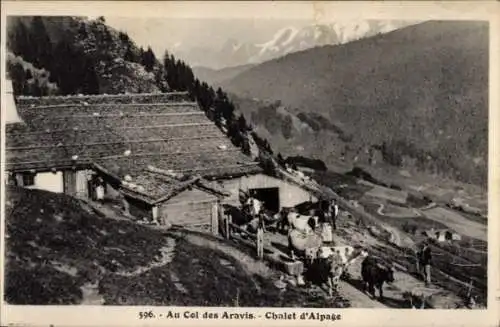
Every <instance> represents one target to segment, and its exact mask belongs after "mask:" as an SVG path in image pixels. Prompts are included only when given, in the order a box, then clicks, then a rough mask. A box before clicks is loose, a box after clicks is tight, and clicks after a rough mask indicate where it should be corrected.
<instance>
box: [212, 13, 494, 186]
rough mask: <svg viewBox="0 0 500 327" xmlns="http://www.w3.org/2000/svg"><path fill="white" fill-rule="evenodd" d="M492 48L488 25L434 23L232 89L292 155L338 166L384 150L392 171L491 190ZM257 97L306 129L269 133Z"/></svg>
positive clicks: (263, 70) (300, 61) (341, 48)
mask: <svg viewBox="0 0 500 327" xmlns="http://www.w3.org/2000/svg"><path fill="white" fill-rule="evenodd" d="M488 42H489V33H488V24H487V23H483V22H469V21H468V22H463V21H461V22H457V21H446V22H445V21H429V22H425V23H421V24H418V25H414V26H410V27H406V28H403V29H400V30H397V31H394V32H390V33H387V34H384V35H377V36H374V37H371V38H367V39H363V40H359V41H354V42H351V43H348V44H343V45H338V46H324V47H318V48H314V49H310V50H306V51H303V52H299V53H294V54H290V55H288V56H285V57H282V58H279V59H276V60H272V61H269V62H266V63H263V64H260V65H257V66H255V67H252V68H250V69H248V70H246V71H244V72H243V73H241V74H239V75H237V76H236V77H234V78H233V79H231V80H228V81H226V82H224V83H223V84H222V87H223V88H224V89H225V90H227V91H228V92H229V93H230V94H234V96H232V97H231V98H232V100H233V101H234V102H235V103H236V106H237V108H238V109H239V110H240V111H241V112H243V113H244V114H245V115H247V116H248V117H250V116H251V113H252V112H256V114H255V113H254V114H253V115H254V119H252V123H256V125H257V128H260V130H261V131H263V135H264V136H265V137H268V138H269V140H270V141H271V143H272V144H273V146H274V147H275V149H276V150H278V151H283V152H284V153H287V154H288V155H291V154H292V152H293V150H296V149H298V148H300V149H301V150H300V151H299V152H301V153H302V154H303V155H307V156H312V157H317V158H320V159H323V160H325V162H326V163H327V164H332V163H333V162H334V161H335V159H336V158H340V157H342V156H344V155H347V154H348V152H351V154H352V157H356V156H358V155H361V154H363V153H365V152H369V151H372V150H374V151H379V152H380V153H381V155H382V156H383V159H384V162H386V163H389V164H391V165H395V166H400V167H411V168H415V169H419V170H424V171H427V172H432V173H437V174H440V175H443V176H446V177H450V178H454V179H457V180H461V181H464V182H471V183H474V184H481V185H486V183H487V161H488V160H487V157H488V71H489V69H488V51H489V50H488ZM250 99H252V100H250ZM256 99H259V101H265V102H266V103H267V104H265V105H264V106H269V103H275V102H276V101H278V100H279V101H280V105H279V106H274V107H275V108H274V111H276V110H277V111H276V112H277V113H275V114H273V115H274V116H275V117H274V118H275V119H276V124H280V123H283V125H285V126H287V125H290V119H289V118H286V116H291V117H292V118H293V120H295V118H299V120H300V121H301V122H302V123H303V126H302V125H300V124H296V123H294V124H292V125H293V126H295V128H294V129H292V132H291V133H290V132H288V135H285V134H282V133H276V129H274V130H270V129H269V128H265V127H263V123H262V122H263V121H265V122H267V124H269V119H259V114H258V112H259V106H260V107H262V106H263V105H262V104H259V103H257V102H256ZM261 113H262V110H261ZM265 115H266V116H269V115H271V114H270V113H267V112H266V113H265ZM285 119H286V120H288V122H283V121H284V120H285ZM297 126H299V127H300V126H302V127H300V128H297ZM304 126H306V127H307V126H309V127H308V128H304ZM285 129H286V128H285ZM278 130H279V129H278ZM302 149H303V150H302Z"/></svg>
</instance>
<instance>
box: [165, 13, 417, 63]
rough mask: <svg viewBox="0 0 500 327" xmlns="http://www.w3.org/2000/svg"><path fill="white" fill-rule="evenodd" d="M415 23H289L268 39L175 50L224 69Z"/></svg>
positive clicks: (195, 59)
mask: <svg viewBox="0 0 500 327" xmlns="http://www.w3.org/2000/svg"><path fill="white" fill-rule="evenodd" d="M414 23H416V22H408V21H403V22H402V21H375V20H360V21H352V20H350V21H337V22H332V23H329V24H314V25H309V26H305V27H301V28H298V27H294V26H287V27H283V28H281V29H280V30H278V31H277V32H275V33H274V34H273V35H272V36H271V37H270V38H269V40H268V41H266V42H261V43H249V42H245V40H236V39H234V38H233V39H228V40H227V41H226V42H225V43H224V44H223V45H222V47H219V48H213V49H212V48H209V47H204V48H202V49H201V48H197V49H186V50H182V49H181V48H180V47H179V48H178V49H176V50H175V51H174V53H176V55H178V56H179V57H181V58H183V59H184V60H186V61H187V62H189V63H190V64H191V65H192V66H204V67H210V68H215V69H220V68H224V67H231V66H238V65H245V64H256V63H260V62H264V61H267V60H271V59H274V58H278V57H281V56H284V55H286V54H288V53H292V52H296V51H301V50H306V49H309V48H313V47H316V46H322V45H328V44H343V43H347V42H351V41H354V40H358V39H361V38H365V37H369V36H373V35H375V34H378V33H387V32H390V31H393V30H395V29H398V28H401V27H404V26H407V25H410V24H414Z"/></svg>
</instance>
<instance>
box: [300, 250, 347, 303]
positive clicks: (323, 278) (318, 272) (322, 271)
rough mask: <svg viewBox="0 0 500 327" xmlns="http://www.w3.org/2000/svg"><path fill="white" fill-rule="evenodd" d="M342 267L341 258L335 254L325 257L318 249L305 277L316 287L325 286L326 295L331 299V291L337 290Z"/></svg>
mask: <svg viewBox="0 0 500 327" xmlns="http://www.w3.org/2000/svg"><path fill="white" fill-rule="evenodd" d="M343 267H344V264H343V263H342V258H341V257H340V256H339V255H337V253H336V252H331V253H330V254H329V255H326V254H325V253H324V252H322V250H321V248H320V249H319V251H318V258H317V259H316V260H315V261H314V262H313V263H312V264H311V265H309V267H308V269H307V271H306V276H307V279H308V280H310V281H313V282H316V283H317V284H318V285H323V284H326V285H327V287H328V295H329V296H330V297H332V295H333V290H334V289H335V290H336V289H337V287H338V284H339V282H340V276H341V275H342V273H343V269H344V268H343Z"/></svg>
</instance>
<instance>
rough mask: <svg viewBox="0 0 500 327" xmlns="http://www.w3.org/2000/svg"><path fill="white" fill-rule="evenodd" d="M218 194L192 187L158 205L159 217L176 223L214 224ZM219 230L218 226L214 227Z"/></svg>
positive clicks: (216, 215)
mask: <svg viewBox="0 0 500 327" xmlns="http://www.w3.org/2000/svg"><path fill="white" fill-rule="evenodd" d="M217 200H218V198H217V196H215V195H213V194H211V193H208V192H205V191H202V190H200V189H197V188H192V189H190V190H189V189H188V190H185V191H184V192H181V193H180V194H178V195H176V196H174V197H173V198H171V199H169V200H168V201H165V202H163V203H160V204H159V205H158V219H159V220H160V221H163V222H168V223H170V224H174V225H182V226H206V227H209V226H212V224H213V222H214V221H215V222H216V221H217V217H218V213H217V211H216V210H215V208H216V207H217ZM214 228H215V230H217V228H216V227H214Z"/></svg>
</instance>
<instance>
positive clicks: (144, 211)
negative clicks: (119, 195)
mask: <svg viewBox="0 0 500 327" xmlns="http://www.w3.org/2000/svg"><path fill="white" fill-rule="evenodd" d="M125 200H126V201H127V204H128V212H129V214H130V215H131V216H132V217H134V218H136V219H137V220H142V219H143V218H146V219H147V220H151V219H153V211H152V206H151V205H149V204H147V203H145V202H143V201H140V200H137V199H133V198H131V197H128V196H125Z"/></svg>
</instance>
